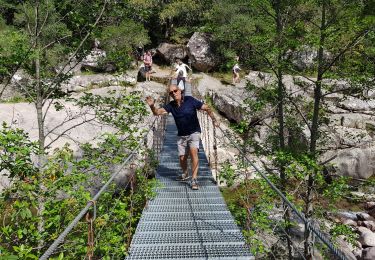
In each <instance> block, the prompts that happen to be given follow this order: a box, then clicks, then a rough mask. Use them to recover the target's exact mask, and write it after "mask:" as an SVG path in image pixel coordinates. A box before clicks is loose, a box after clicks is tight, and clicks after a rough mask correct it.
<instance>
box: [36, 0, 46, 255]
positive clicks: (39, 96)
mask: <svg viewBox="0 0 375 260" xmlns="http://www.w3.org/2000/svg"><path fill="white" fill-rule="evenodd" d="M39 5H40V2H39V1H37V2H36V3H35V8H34V12H35V31H34V49H36V50H37V52H36V56H35V60H34V63H35V93H36V101H35V107H36V113H37V120H38V130H39V139H38V143H39V155H38V168H39V173H38V178H37V179H38V185H39V190H38V212H37V213H38V217H39V222H38V232H39V234H42V233H43V232H44V219H43V211H44V204H45V203H44V196H43V191H44V187H43V176H42V175H43V159H44V143H45V135H44V120H43V89H42V86H41V75H40V49H41V48H40V43H39V30H40V28H39V21H40V17H39V9H40V6H39ZM43 245H44V239H40V240H39V241H38V248H39V249H41V248H43Z"/></svg>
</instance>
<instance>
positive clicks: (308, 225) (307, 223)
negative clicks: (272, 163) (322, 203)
mask: <svg viewBox="0 0 375 260" xmlns="http://www.w3.org/2000/svg"><path fill="white" fill-rule="evenodd" d="M218 128H219V129H220V131H221V132H222V133H223V134H224V136H225V137H227V138H228V140H230V142H231V143H232V145H234V147H235V148H236V149H237V150H238V151H239V152H240V154H241V155H242V156H243V157H244V159H245V160H246V161H247V162H248V163H250V165H251V166H252V167H253V168H254V169H255V170H256V171H257V172H258V173H259V174H260V175H261V177H262V178H263V179H264V180H265V181H266V182H267V183H268V185H269V186H270V187H271V188H272V189H273V190H274V191H275V192H276V193H277V194H278V195H279V196H280V197H281V198H282V199H283V201H284V202H285V203H286V204H287V205H288V206H289V207H290V208H291V209H292V210H293V211H294V213H295V214H296V215H297V216H298V217H299V218H300V219H301V220H302V221H303V222H304V224H305V227H306V228H307V229H309V230H310V231H312V232H313V233H314V234H315V235H316V236H317V237H318V238H320V240H321V241H322V242H323V243H324V244H325V245H326V246H327V247H328V248H329V249H330V250H331V251H332V252H333V253H334V255H336V256H337V257H338V258H339V259H340V260H347V259H348V258H347V257H346V256H345V255H344V254H343V253H342V252H341V251H340V250H338V249H337V248H336V247H335V246H334V245H333V244H332V243H331V241H329V239H327V238H326V237H325V236H324V235H323V234H322V233H321V232H320V230H319V229H317V228H316V227H315V226H314V225H312V223H311V221H310V220H308V219H306V217H305V216H304V215H303V213H301V212H300V211H299V210H298V209H297V208H296V207H295V206H294V204H293V203H292V202H290V201H289V200H288V199H287V198H286V197H285V195H284V194H283V193H282V192H281V191H280V190H279V189H278V188H277V187H276V186H275V184H273V183H272V182H271V180H270V179H268V177H267V176H266V175H265V174H264V173H263V172H262V171H261V170H260V169H259V168H258V167H257V166H256V165H255V164H254V163H253V162H251V160H250V159H249V158H248V157H247V156H246V154H244V151H243V150H242V149H241V147H239V145H238V144H236V142H235V141H234V140H233V138H231V137H230V136H229V135H228V134H227V133H226V132H225V131H224V130H223V129H222V128H221V127H220V126H218Z"/></svg>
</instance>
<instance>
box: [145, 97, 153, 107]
mask: <svg viewBox="0 0 375 260" xmlns="http://www.w3.org/2000/svg"><path fill="white" fill-rule="evenodd" d="M146 102H147V104H148V105H149V106H150V107H152V106H154V105H155V100H154V99H153V98H152V97H150V96H148V97H146Z"/></svg>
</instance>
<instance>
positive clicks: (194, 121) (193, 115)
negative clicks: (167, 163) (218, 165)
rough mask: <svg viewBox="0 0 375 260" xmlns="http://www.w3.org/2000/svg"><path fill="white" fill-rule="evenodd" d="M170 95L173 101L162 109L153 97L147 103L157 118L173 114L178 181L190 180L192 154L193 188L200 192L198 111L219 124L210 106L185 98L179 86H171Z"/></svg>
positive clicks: (215, 123)
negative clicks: (176, 136)
mask: <svg viewBox="0 0 375 260" xmlns="http://www.w3.org/2000/svg"><path fill="white" fill-rule="evenodd" d="M169 95H170V96H171V97H172V98H173V101H171V102H169V103H168V104H166V105H164V106H163V107H162V108H156V107H155V101H154V99H153V98H152V97H147V98H146V101H147V104H148V105H149V106H150V108H151V111H152V113H153V114H154V115H155V116H157V115H162V114H165V113H172V115H173V118H174V120H175V122H176V126H177V130H178V134H177V135H178V139H177V146H178V155H179V159H180V166H181V169H182V175H181V176H179V177H178V180H181V181H184V180H188V179H189V173H188V171H187V168H188V167H187V158H188V155H189V154H190V157H191V165H192V179H191V188H192V189H193V190H198V189H199V187H198V182H197V177H198V167H199V160H198V149H199V140H200V134H201V127H200V125H199V121H198V116H197V110H203V111H206V112H207V113H208V115H209V116H210V117H211V119H212V122H213V123H214V125H215V126H218V123H217V121H216V119H215V117H214V115H213V113H212V110H211V108H210V107H209V106H208V105H206V104H204V103H202V102H201V101H199V100H197V99H195V98H193V97H191V96H185V97H183V95H182V91H181V90H180V89H179V88H178V87H177V85H175V84H172V85H170V87H169Z"/></svg>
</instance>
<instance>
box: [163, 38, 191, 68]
mask: <svg viewBox="0 0 375 260" xmlns="http://www.w3.org/2000/svg"><path fill="white" fill-rule="evenodd" d="M156 54H157V55H158V56H159V57H161V58H162V59H163V60H164V61H166V62H167V63H169V64H173V63H174V62H175V60H176V59H180V60H184V59H186V57H187V50H186V47H185V46H182V45H177V44H171V43H166V42H163V43H160V44H159V46H158V47H157V48H156Z"/></svg>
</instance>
